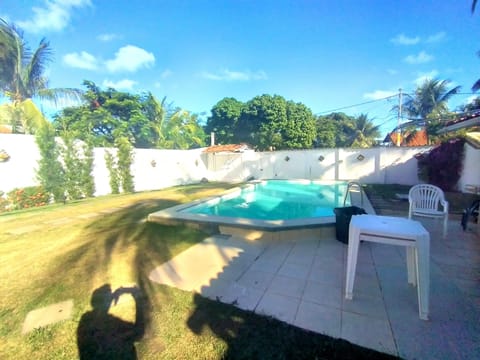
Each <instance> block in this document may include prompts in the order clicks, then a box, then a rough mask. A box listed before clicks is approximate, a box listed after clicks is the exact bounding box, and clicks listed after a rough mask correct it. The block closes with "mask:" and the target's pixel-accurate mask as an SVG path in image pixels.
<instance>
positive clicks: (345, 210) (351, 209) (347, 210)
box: [333, 206, 367, 244]
mask: <svg viewBox="0 0 480 360" xmlns="http://www.w3.org/2000/svg"><path fill="white" fill-rule="evenodd" d="M333 212H334V213H335V218H336V223H335V233H336V236H337V240H338V241H341V242H342V243H344V244H348V227H349V226H350V220H351V219H352V216H353V215H362V214H366V213H367V212H366V211H365V210H364V209H362V208H361V207H358V206H346V207H339V208H335V209H333Z"/></svg>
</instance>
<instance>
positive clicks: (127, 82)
mask: <svg viewBox="0 0 480 360" xmlns="http://www.w3.org/2000/svg"><path fill="white" fill-rule="evenodd" d="M470 6H471V0H442V1H438V0H435V1H433V0H432V1H430V0H421V1H418V0H404V1H401V2H399V1H385V0H376V1H374V0H371V1H365V0H357V1H353V0H350V1H345V0H336V1H321V0H317V1H303V0H295V1H294V0H292V1H283V0H275V1H270V0H231V1H227V0H223V1H220V0H197V1H194V0H190V1H182V0H171V1H170V0H165V1H164V0H143V1H131V0H129V1H125V0H116V1H108V0H32V1H25V0H2V2H1V7H0V17H2V18H4V19H6V20H7V21H9V22H13V23H15V24H16V25H17V26H19V27H20V28H21V29H22V30H23V31H24V35H25V39H26V40H27V42H28V43H29V45H30V46H31V47H32V48H34V47H36V46H37V45H38V43H39V41H40V39H41V38H42V37H46V38H47V39H48V40H49V41H50V44H51V47H52V48H53V50H54V53H55V57H54V62H53V63H52V64H50V66H49V68H48V73H47V74H48V76H49V79H50V86H51V87H78V88H81V83H82V81H83V80H84V79H86V80H92V81H94V82H95V83H96V84H97V85H99V86H101V87H114V88H116V89H117V90H122V91H129V92H132V93H141V92H144V91H151V92H152V93H153V94H154V95H155V96H156V97H157V98H159V99H162V98H163V97H164V96H166V97H167V100H168V101H169V102H173V103H174V105H175V106H178V107H182V108H184V109H186V110H189V111H191V112H194V113H199V114H200V113H206V115H205V116H207V115H208V114H209V110H210V109H211V108H212V106H213V105H215V104H216V103H217V102H218V101H219V100H221V99H222V98H224V97H235V98H236V99H238V100H241V101H248V100H250V99H251V98H253V97H254V96H256V95H261V94H278V95H281V96H283V97H285V98H286V99H288V100H294V101H297V102H302V103H304V104H305V105H307V106H308V107H309V108H310V109H312V111H313V112H314V113H315V114H321V113H328V112H330V111H331V110H335V109H340V108H345V107H347V108H345V109H343V110H341V111H344V112H345V113H347V114H350V115H358V114H360V113H367V114H368V115H369V117H370V118H373V119H374V122H375V123H376V124H379V125H380V124H381V125H382V131H383V132H386V131H388V130H391V129H392V128H393V127H395V125H396V122H397V120H396V116H395V115H394V114H392V113H391V112H390V111H389V110H390V109H391V108H392V106H394V105H395V104H396V103H397V101H398V99H397V98H393V99H390V100H381V101H373V100H378V99H382V98H385V97H387V96H389V95H394V94H396V93H398V89H399V88H402V89H403V91H404V92H407V93H412V92H413V91H414V90H415V88H416V86H417V84H418V83H419V82H420V81H421V80H422V79H425V77H432V78H439V79H442V80H443V79H448V80H451V81H452V86H457V85H460V86H462V93H466V94H465V95H458V96H455V98H454V99H453V100H452V101H451V102H450V103H449V105H450V108H451V109H455V107H456V106H458V105H460V104H462V103H464V102H466V101H468V99H469V98H471V96H472V95H470V94H469V93H471V86H472V85H473V83H474V82H475V81H476V80H477V79H478V78H480V57H478V56H477V51H479V50H480V37H479V36H478V35H479V34H480V9H477V13H476V14H473V15H472V14H471V12H470ZM370 101H373V102H370ZM365 102H368V103H367V104H364V105H359V106H351V105H356V104H363V103H365Z"/></svg>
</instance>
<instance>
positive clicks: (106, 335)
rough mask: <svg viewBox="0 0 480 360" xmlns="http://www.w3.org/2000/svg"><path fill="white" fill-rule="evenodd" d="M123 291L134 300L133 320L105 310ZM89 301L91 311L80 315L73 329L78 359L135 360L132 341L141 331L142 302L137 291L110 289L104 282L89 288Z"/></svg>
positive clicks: (114, 302) (142, 323)
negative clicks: (74, 330)
mask: <svg viewBox="0 0 480 360" xmlns="http://www.w3.org/2000/svg"><path fill="white" fill-rule="evenodd" d="M124 294H130V295H131V296H132V297H133V298H134V299H135V323H131V322H128V321H125V320H122V319H119V318H118V317H116V316H113V315H111V314H109V313H108V310H109V309H110V306H112V304H113V305H116V304H117V302H118V299H119V298H120V297H121V296H122V295H124ZM90 302H91V305H92V310H91V311H88V312H86V313H85V314H83V315H82V317H81V319H80V323H79V325H78V328H77V345H78V353H79V357H80V359H82V360H83V359H137V353H136V349H135V341H138V340H140V339H141V338H142V337H143V335H144V333H145V304H144V296H143V295H142V294H141V292H140V290H139V289H138V288H137V287H129V288H124V287H120V288H118V289H116V290H115V291H114V292H112V289H111V287H110V285H109V284H105V285H103V286H101V287H99V288H98V289H95V290H94V291H93V293H92V297H91V300H90Z"/></svg>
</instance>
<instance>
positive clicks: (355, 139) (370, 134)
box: [350, 114, 380, 148]
mask: <svg viewBox="0 0 480 360" xmlns="http://www.w3.org/2000/svg"><path fill="white" fill-rule="evenodd" d="M378 137H380V131H379V127H378V126H375V125H373V123H372V121H371V120H369V119H368V117H367V115H365V114H361V115H359V116H358V117H357V118H355V120H354V122H353V124H352V127H351V137H350V139H351V140H352V143H351V145H350V146H351V147H360V148H367V147H371V146H373V145H375V143H376V138H378Z"/></svg>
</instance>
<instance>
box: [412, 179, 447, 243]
mask: <svg viewBox="0 0 480 360" xmlns="http://www.w3.org/2000/svg"><path fill="white" fill-rule="evenodd" d="M408 202H409V203H410V206H409V209H408V218H409V219H411V218H412V216H423V217H429V218H435V219H442V218H443V237H444V238H445V237H446V236H447V225H448V201H446V200H445V195H444V194H443V191H442V189H440V188H439V187H437V186H435V185H430V184H419V185H414V186H412V188H411V189H410V191H409V192H408ZM440 207H441V209H440Z"/></svg>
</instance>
